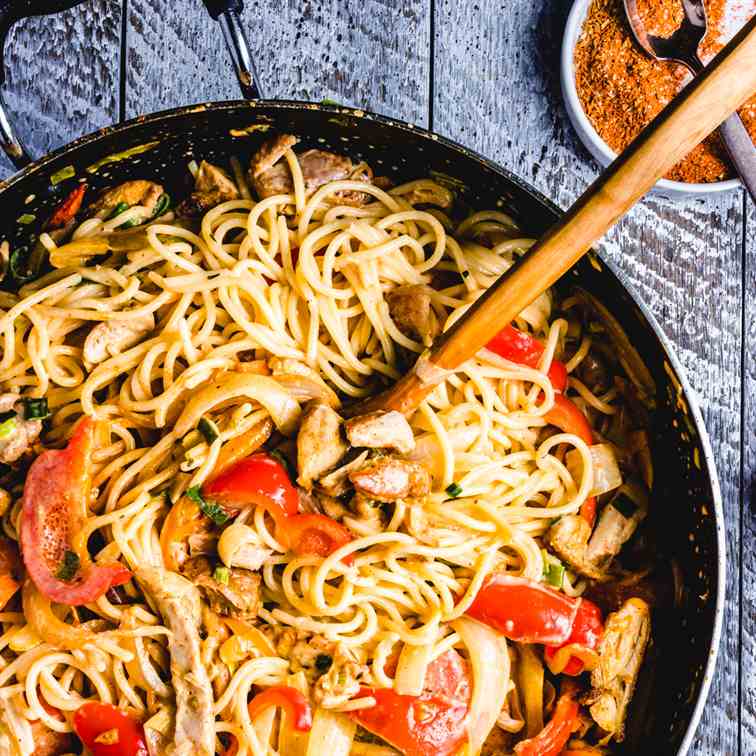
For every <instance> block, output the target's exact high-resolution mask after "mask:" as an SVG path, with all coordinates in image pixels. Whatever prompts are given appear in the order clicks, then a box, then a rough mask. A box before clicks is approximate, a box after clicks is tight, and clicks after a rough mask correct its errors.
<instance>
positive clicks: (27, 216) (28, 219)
mask: <svg viewBox="0 0 756 756" xmlns="http://www.w3.org/2000/svg"><path fill="white" fill-rule="evenodd" d="M35 220H37V216H36V215H32V214H31V213H24V214H23V215H19V216H18V222H19V223H21V224H22V225H24V226H28V225H29V224H30V223H34V221H35Z"/></svg>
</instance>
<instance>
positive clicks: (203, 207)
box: [176, 160, 239, 218]
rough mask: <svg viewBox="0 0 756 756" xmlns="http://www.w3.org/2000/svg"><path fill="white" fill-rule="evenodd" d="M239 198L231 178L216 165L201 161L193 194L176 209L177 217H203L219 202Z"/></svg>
mask: <svg viewBox="0 0 756 756" xmlns="http://www.w3.org/2000/svg"><path fill="white" fill-rule="evenodd" d="M238 198H239V190H238V189H237V188H236V184H235V183H234V182H233V180H232V179H231V177H230V176H229V175H228V174H227V173H226V172H225V171H224V170H223V169H222V168H219V167H218V166H217V165H213V164H212V163H208V162H207V160H203V161H202V162H201V163H200V165H199V169H198V170H197V176H196V178H195V179H194V192H192V194H191V195H190V196H189V197H187V199H185V200H184V201H183V202H182V203H181V204H180V205H179V206H178V208H177V209H176V212H177V213H178V214H179V215H182V216H186V217H190V218H192V217H195V216H198V215H204V214H205V213H206V212H207V211H208V210H211V209H212V208H214V207H215V206H216V205H220V203H221V202H228V201H229V200H234V199H238Z"/></svg>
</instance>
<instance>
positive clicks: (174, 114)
mask: <svg viewBox="0 0 756 756" xmlns="http://www.w3.org/2000/svg"><path fill="white" fill-rule="evenodd" d="M243 108H248V109H249V111H250V113H252V114H253V113H254V111H255V110H257V109H260V110H265V109H279V110H314V111H323V112H326V113H332V114H334V115H347V116H351V117H353V118H364V119H366V120H369V121H374V122H376V123H378V124H382V125H385V126H390V127H392V128H395V129H398V130H400V131H405V132H409V133H412V134H416V135H419V136H421V137H423V138H425V139H428V140H430V141H432V142H438V143H440V144H442V145H444V146H445V147H448V148H450V149H452V150H454V151H456V152H458V153H460V154H461V155H462V156H463V157H465V158H469V159H471V160H473V161H475V162H477V163H479V164H480V165H481V166H483V167H485V168H487V169H489V170H491V171H493V172H494V173H497V174H498V175H500V176H502V177H503V178H504V179H506V180H507V181H510V182H511V183H512V184H515V185H516V186H517V187H518V188H519V189H520V190H522V191H523V192H525V193H527V194H529V195H530V196H531V197H532V198H533V199H534V200H536V201H537V202H538V203H540V204H541V205H542V206H544V207H545V208H546V209H548V210H549V211H550V212H551V213H553V214H554V215H563V213H564V211H563V210H562V209H561V208H560V207H559V206H558V205H557V204H556V203H554V202H552V201H551V200H550V199H549V198H548V197H546V195H544V194H542V193H541V192H540V191H538V190H537V189H536V188H535V187H533V186H532V185H531V184H530V183H528V182H526V181H525V180H524V179H522V178H520V177H519V176H517V175H516V174H515V173H513V172H512V171H510V170H509V169H507V168H504V167H503V166H501V165H499V164H498V163H496V162H494V161H493V160H489V159H488V158H486V157H484V156H483V155H481V154H480V153H479V152H476V151H475V150H472V149H470V148H468V147H465V146H464V145H462V144H460V143H459V142H456V141H454V140H452V139H449V138H448V137H444V136H441V135H440V134H437V133H436V132H433V131H430V130H429V129H426V128H424V127H421V126H416V125H414V124H412V123H409V122H407V121H401V120H399V119H396V118H392V117H391V116H386V115H381V114H379V113H374V112H372V111H369V110H365V109H363V108H353V107H350V106H346V105H338V104H336V105H330V104H324V103H315V102H307V101H299V100H238V99H237V100H217V101H214V102H201V103H196V104H194V105H183V106H180V107H176V108H169V109H166V110H161V111H157V112H155V113H150V114H147V115H140V116H136V117H134V118H131V119H129V120H127V121H123V122H122V123H119V124H115V125H112V126H105V127H103V128H100V129H98V130H97V131H93V132H91V133H89V134H85V135H83V136H80V137H78V138H76V139H75V140H73V141H72V142H69V143H68V144H65V145H63V146H61V147H59V148H57V149H55V150H53V151H52V152H49V153H47V154H46V155H44V156H42V157H41V158H38V159H37V160H35V161H33V162H32V163H30V164H29V165H27V166H25V167H24V168H23V169H21V170H20V171H18V172H16V173H14V174H12V175H11V176H10V177H9V178H7V179H4V180H2V181H0V195H2V194H3V192H4V191H5V190H7V189H9V188H11V187H14V186H17V185H18V184H21V183H23V181H25V180H26V179H27V178H28V177H29V176H31V175H33V174H35V173H37V172H40V171H42V170H44V169H45V168H46V167H47V166H48V165H49V164H51V163H53V162H55V161H56V160H58V159H59V158H61V157H63V156H65V155H66V154H69V153H73V152H76V151H77V150H78V149H79V148H81V147H85V146H86V145H90V144H95V143H96V142H97V141H99V140H104V139H106V138H109V137H111V136H112V135H116V134H121V133H127V132H128V131H130V130H131V129H133V128H135V127H137V126H140V127H141V126H145V125H147V126H149V125H151V124H156V125H157V124H160V125H162V124H165V123H170V121H172V120H174V119H180V118H182V117H184V116H187V115H192V114H194V113H202V112H223V111H231V110H241V109H243ZM594 253H595V254H597V255H598V257H599V258H600V260H601V263H602V264H603V265H605V266H606V268H607V269H608V270H609V272H610V273H611V274H612V275H613V276H614V277H615V278H616V279H617V281H618V282H619V284H620V285H621V286H622V288H623V289H624V291H625V292H626V293H627V295H628V296H629V297H630V299H631V301H632V302H633V303H634V304H635V306H636V307H637V308H638V309H639V311H640V312H641V314H642V315H643V318H644V319H645V321H646V322H647V323H648V325H649V326H650V327H651V330H652V331H653V332H654V334H655V336H656V338H657V339H658V341H659V342H660V344H661V346H662V349H663V351H664V354H665V356H666V358H667V359H668V360H669V362H670V364H671V366H672V368H673V369H674V372H675V375H676V377H677V378H678V380H679V381H680V385H681V387H682V389H683V394H684V396H685V399H686V400H687V402H688V406H689V409H690V412H691V414H692V416H693V422H694V424H695V428H696V431H697V433H698V436H699V438H700V441H701V448H702V450H703V454H704V459H705V462H706V468H707V472H708V475H709V480H710V483H711V494H712V502H713V505H714V521H715V528H716V544H717V556H716V564H717V581H716V586H717V597H716V602H715V608H714V626H713V628H712V631H711V638H710V641H709V652H708V659H707V661H706V664H705V665H704V674H703V677H702V679H701V687H700V690H699V693H698V697H697V700H696V705H695V707H694V709H693V713H692V715H691V718H690V720H689V722H688V725H687V727H686V730H685V735H684V736H683V739H682V742H681V743H680V747H679V749H678V751H677V754H678V756H685V755H686V754H687V753H688V751H689V749H690V746H691V744H692V742H693V739H694V737H695V735H696V731H697V730H698V726H699V725H700V723H701V717H702V716H703V710H704V706H705V705H706V702H707V700H708V697H709V693H710V691H711V684H712V681H713V679H714V673H715V670H716V662H717V657H718V654H719V646H720V641H721V636H722V626H723V622H724V603H725V598H726V590H725V586H726V575H727V547H726V540H725V519H724V508H723V502H722V492H721V488H720V485H719V475H718V473H717V468H716V463H715V460H714V453H713V450H712V447H711V440H710V439H709V434H708V431H707V429H706V425H705V423H704V419H703V415H702V413H701V409H700V407H699V402H698V396H697V393H696V391H695V390H694V389H693V387H692V386H691V385H690V383H689V381H688V377H687V374H686V372H685V370H684V368H683V366H682V363H681V362H680V360H679V359H678V357H677V355H676V354H675V351H674V349H675V347H674V345H673V344H672V342H671V340H670V339H669V337H668V336H667V335H666V334H665V333H664V330H663V329H662V327H661V325H660V324H659V322H658V321H657V319H656V317H655V316H654V314H653V313H652V312H651V310H650V309H649V307H648V306H647V305H646V304H645V302H644V301H643V300H642V299H641V298H640V296H639V295H638V294H637V292H636V291H635V287H634V286H633V285H632V282H631V281H630V277H629V275H628V274H626V273H625V272H624V271H623V270H622V269H621V268H619V267H618V266H617V265H616V264H615V263H614V262H612V261H611V260H609V259H608V258H607V257H606V256H604V254H603V253H602V252H601V251H600V249H594Z"/></svg>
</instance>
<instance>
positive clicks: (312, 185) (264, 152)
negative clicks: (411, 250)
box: [249, 134, 372, 205]
mask: <svg viewBox="0 0 756 756" xmlns="http://www.w3.org/2000/svg"><path fill="white" fill-rule="evenodd" d="M298 141H299V140H298V139H297V138H296V137H294V136H292V135H291V134H281V135H278V136H276V137H274V138H273V139H272V140H269V141H267V142H266V143H265V144H263V145H262V147H260V149H259V150H258V152H257V154H255V155H254V157H253V158H252V162H251V164H250V169H249V179H250V182H251V183H252V186H253V187H254V189H255V192H257V196H258V197H259V198H260V199H261V200H262V199H265V198H266V197H273V196H275V195H277V194H292V193H293V191H294V181H293V179H292V176H291V171H290V170H289V165H288V163H287V162H286V161H284V160H281V158H282V157H283V156H284V154H285V153H286V151H287V150H288V149H290V148H291V147H293V146H294V145H295V144H297V142H298ZM297 159H298V161H299V165H300V168H301V169H302V178H303V179H304V185H305V194H306V195H307V196H310V195H311V194H314V193H315V191H317V190H318V189H319V188H320V187H321V186H323V185H324V184H328V183H329V182H331V181H341V180H344V179H352V180H354V181H371V180H372V172H371V171H370V169H369V168H368V167H367V166H365V167H364V170H362V171H360V170H359V166H357V165H355V164H354V163H352V161H351V160H350V159H349V158H348V157H345V156H344V155H336V154H335V153H333V152H326V151H325V150H307V151H306V152H303V153H301V154H300V155H297ZM355 174H357V175H355ZM334 197H335V198H336V199H337V201H338V202H340V203H343V204H349V205H361V204H363V203H364V202H365V199H366V195H365V194H364V193H363V192H339V193H337V194H335V195H334Z"/></svg>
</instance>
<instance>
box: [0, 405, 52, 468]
mask: <svg viewBox="0 0 756 756" xmlns="http://www.w3.org/2000/svg"><path fill="white" fill-rule="evenodd" d="M11 412H15V415H13V416H12V417H8V418H7V420H13V423H11V426H12V427H10V429H9V430H8V431H7V433H6V435H5V436H4V437H3V438H1V439H0V462H2V463H4V464H6V465H9V464H11V463H12V462H15V461H16V460H18V459H19V458H20V457H22V456H23V455H24V454H25V453H26V452H27V451H28V450H29V449H31V446H32V444H33V443H34V442H35V441H36V440H37V438H38V437H39V434H40V433H41V432H42V421H41V420H26V419H25V417H24V405H23V403H22V402H21V398H20V396H19V395H18V394H3V395H2V396H0V415H4V414H7V413H11Z"/></svg>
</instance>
